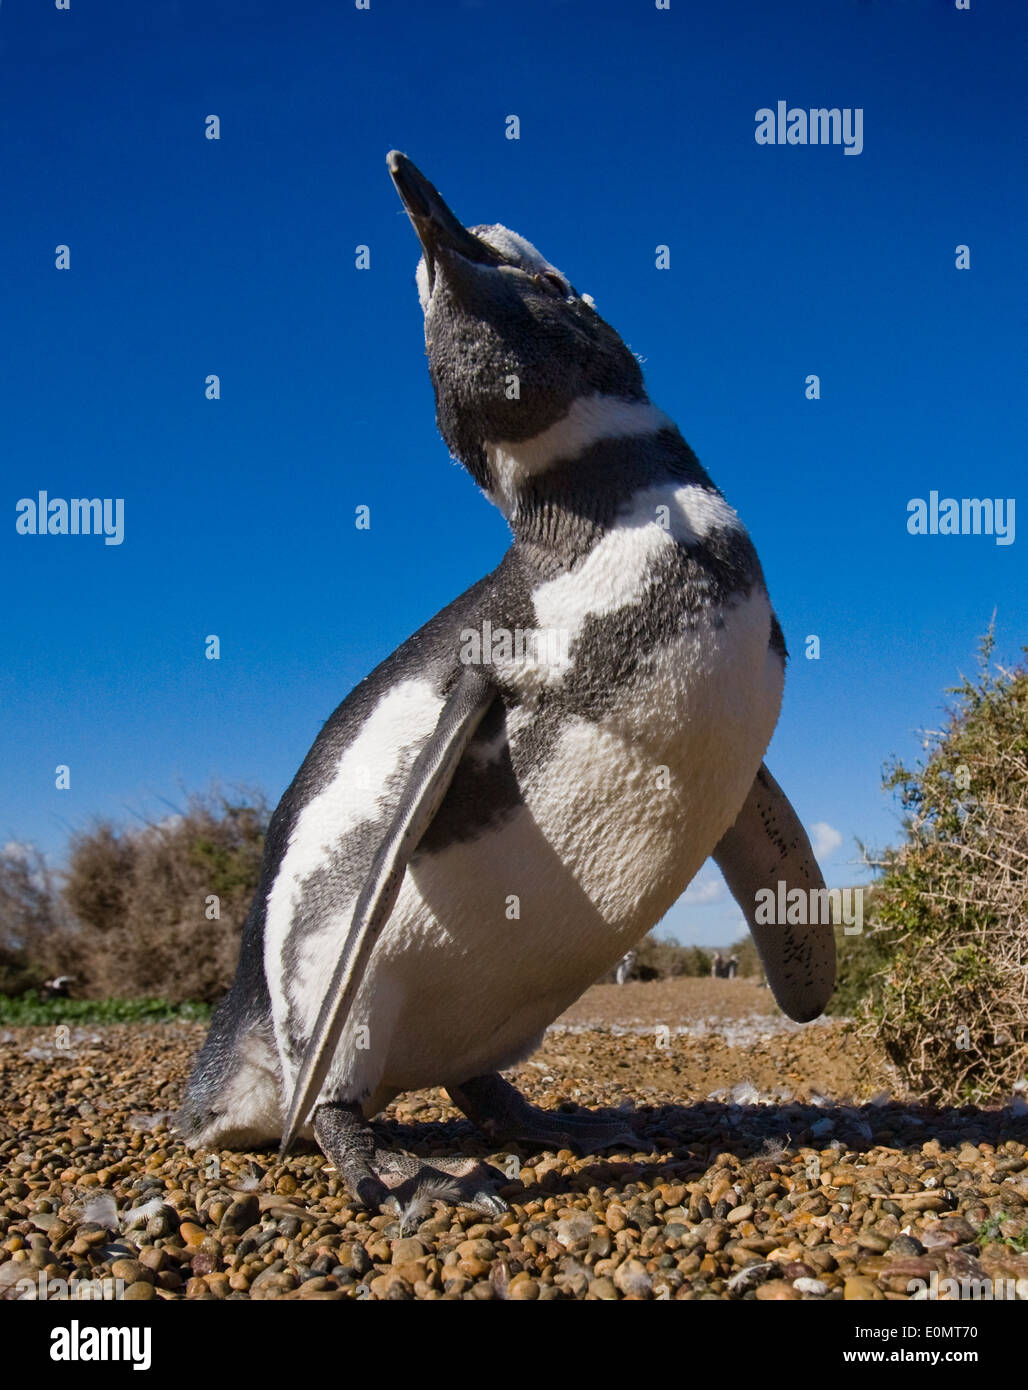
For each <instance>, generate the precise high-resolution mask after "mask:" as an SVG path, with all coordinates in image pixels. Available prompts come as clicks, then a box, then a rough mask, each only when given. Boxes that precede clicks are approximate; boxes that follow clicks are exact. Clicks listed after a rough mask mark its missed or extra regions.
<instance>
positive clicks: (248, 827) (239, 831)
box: [56, 793, 268, 1002]
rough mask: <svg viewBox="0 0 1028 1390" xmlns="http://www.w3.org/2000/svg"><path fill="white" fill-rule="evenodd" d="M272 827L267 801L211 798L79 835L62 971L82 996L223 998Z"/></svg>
mask: <svg viewBox="0 0 1028 1390" xmlns="http://www.w3.org/2000/svg"><path fill="white" fill-rule="evenodd" d="M267 822H268V813H267V806H266V804H265V802H264V800H263V798H262V797H260V796H250V797H248V798H246V799H245V800H242V801H229V800H227V799H226V798H224V797H222V796H220V795H218V794H213V793H211V794H208V795H206V796H193V797H191V798H190V799H189V801H188V804H187V808H186V810H185V812H184V813H183V814H182V815H178V816H172V817H170V818H169V819H168V820H166V821H164V822H162V823H160V824H158V825H150V826H147V827H145V828H144V829H142V830H127V831H126V830H119V829H118V828H116V827H115V826H112V825H111V824H109V823H106V822H105V823H101V824H99V825H97V826H95V827H94V828H93V829H92V830H90V831H88V832H85V833H80V834H78V835H76V836H75V837H74V838H73V840H72V843H71V848H70V853H69V859H68V868H67V872H66V876H65V882H64V889H63V896H64V901H65V903H66V904H67V906H68V908H69V910H70V912H71V913H72V915H73V917H74V918H75V920H76V925H75V926H74V928H72V929H69V930H67V931H65V932H64V933H62V934H61V936H60V939H59V941H58V942H57V943H56V945H57V947H58V949H59V950H60V952H61V955H62V961H61V968H62V969H65V970H68V971H69V972H70V973H72V974H75V975H76V976H77V977H78V978H79V980H80V981H81V982H82V986H81V988H80V991H79V992H80V993H83V994H85V995H87V996H91V997H94V998H108V997H122V998H132V997H138V996H146V997H149V998H162V999H167V1000H169V1001H171V1002H179V1001H181V1000H184V999H201V1000H212V999H216V998H217V997H218V996H219V995H221V994H223V993H224V991H225V990H226V989H227V988H228V986H229V984H230V983H231V980H232V974H233V971H234V968H235V962H236V957H237V955H238V951H239V934H240V932H241V930H242V925H243V922H244V920H245V918H246V914H247V912H248V910H249V907H250V902H251V899H252V897H253V894H254V891H255V888H256V885H257V877H258V873H259V869H260V860H261V852H262V850H263V848H264V834H265V830H266V828H267ZM211 898H217V899H218V902H217V905H216V906H215V905H214V904H212V903H211V902H210V899H211ZM214 911H217V914H218V915H217V916H216V917H214V916H212V915H211V914H212V913H213V912H214Z"/></svg>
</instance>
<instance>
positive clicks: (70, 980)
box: [42, 975, 77, 999]
mask: <svg viewBox="0 0 1028 1390" xmlns="http://www.w3.org/2000/svg"><path fill="white" fill-rule="evenodd" d="M76 983H77V981H76V979H75V976H74V975H55V976H54V977H53V979H52V980H44V981H43V987H42V997H43V998H44V999H68V998H70V996H71V987H72V985H74V984H76Z"/></svg>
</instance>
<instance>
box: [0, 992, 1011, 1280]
mask: <svg viewBox="0 0 1028 1390" xmlns="http://www.w3.org/2000/svg"><path fill="white" fill-rule="evenodd" d="M203 1033H204V1029H203V1027H202V1026H199V1025H187V1024H165V1025H145V1026H128V1025H118V1026H110V1027H103V1028H99V1027H97V1028H88V1027H86V1028H74V1029H72V1030H71V1033H70V1038H67V1039H62V1038H59V1037H58V1036H57V1034H56V1030H55V1029H54V1028H52V1027H50V1028H18V1029H7V1030H0V1298H8V1299H16V1298H27V1297H31V1296H33V1295H34V1293H35V1292H36V1291H37V1290H38V1288H39V1286H40V1276H43V1280H44V1287H45V1288H46V1289H47V1291H48V1296H49V1297H55V1296H57V1297H60V1296H61V1292H62V1286H61V1285H60V1284H59V1283H56V1282H55V1281H59V1280H63V1281H65V1283H67V1284H69V1286H70V1288H71V1290H72V1292H73V1293H74V1292H75V1291H76V1290H77V1289H78V1290H80V1289H81V1287H82V1285H81V1284H78V1283H76V1281H87V1280H88V1281H92V1280H116V1281H121V1283H120V1285H116V1286H115V1285H109V1286H108V1288H113V1287H117V1288H118V1289H119V1291H120V1292H121V1294H122V1296H123V1297H125V1298H129V1299H140V1300H146V1299H165V1300H166V1299H182V1298H186V1299H250V1298H254V1299H265V1298H267V1299H277V1298H285V1299H315V1300H339V1299H364V1298H368V1299H397V1300H409V1299H444V1300H447V1299H449V1300H453V1299H475V1300H477V1299H486V1300H489V1299H497V1298H498V1299H518V1300H535V1299H542V1300H546V1299H589V1300H591V1299H602V1300H617V1299H644V1300H645V1299H705V1298H707V1299H709V1298H717V1299H761V1300H764V1299H774V1300H777V1299H781V1300H823V1299H827V1300H835V1299H871V1300H899V1299H905V1298H910V1297H917V1296H918V1295H919V1294H920V1293H921V1292H922V1286H930V1284H931V1279H932V1274H933V1272H934V1273H935V1275H936V1276H937V1278H938V1279H939V1280H940V1281H941V1280H945V1279H947V1278H952V1279H957V1280H977V1279H982V1278H990V1279H992V1280H998V1279H1004V1280H1008V1281H1010V1283H1009V1284H1007V1285H1003V1286H999V1287H1000V1288H1006V1289H1009V1290H1010V1291H1011V1292H1014V1291H1016V1281H1018V1280H1025V1281H1028V1225H1026V1217H1028V1104H1026V1103H1025V1100H1024V1095H1023V1093H1020V1094H1017V1095H1015V1096H1013V1097H1012V1098H1011V1103H1010V1104H1009V1105H1008V1106H1006V1107H1004V1108H997V1109H990V1110H979V1109H974V1108H970V1107H966V1108H962V1109H948V1110H933V1109H929V1108H926V1107H923V1106H921V1105H919V1104H918V1103H917V1101H916V1099H914V1098H911V1097H904V1096H902V1095H900V1094H897V1093H896V1082H895V1077H894V1076H892V1075H891V1073H890V1069H889V1067H888V1065H887V1063H886V1061H885V1060H884V1058H882V1057H881V1056H879V1055H877V1054H876V1052H875V1050H874V1048H873V1046H871V1045H869V1044H868V1043H867V1042H865V1041H861V1040H860V1039H859V1038H858V1037H857V1036H856V1035H855V1033H854V1031H853V1029H852V1027H851V1026H850V1025H848V1024H847V1023H845V1022H840V1021H834V1022H828V1023H825V1022H819V1023H817V1024H814V1025H810V1026H808V1027H806V1028H798V1027H796V1026H795V1025H791V1024H789V1023H788V1022H787V1021H786V1020H784V1019H782V1017H781V1015H780V1014H778V1013H777V1010H776V1009H775V1006H774V1004H773V1001H771V999H770V997H769V995H768V993H767V991H766V990H761V989H758V988H757V987H756V986H754V985H752V984H750V983H749V982H747V981H741V980H740V981H709V980H675V981H665V982H659V983H655V984H647V985H643V984H632V985H627V986H624V987H622V988H620V989H619V988H618V987H616V986H596V987H595V988H594V989H592V990H590V991H589V992H588V993H587V994H586V995H585V996H584V997H583V999H582V1000H580V1001H579V1003H578V1004H576V1005H575V1007H574V1008H573V1009H572V1010H570V1011H569V1013H568V1014H566V1015H565V1016H564V1017H563V1018H562V1019H561V1020H560V1021H559V1023H558V1025H557V1026H555V1028H554V1029H552V1030H551V1031H550V1032H549V1033H548V1034H547V1037H546V1039H545V1041H544V1043H543V1046H542V1047H541V1048H540V1050H539V1051H538V1052H537V1053H536V1054H535V1055H534V1056H533V1057H532V1058H531V1059H530V1060H529V1061H527V1062H526V1063H524V1064H523V1065H522V1066H520V1067H519V1068H517V1069H516V1071H515V1072H513V1073H511V1076H512V1078H513V1079H514V1080H515V1082H516V1083H517V1084H518V1085H519V1086H520V1087H521V1089H522V1090H523V1091H524V1092H525V1094H526V1095H527V1096H528V1097H529V1099H531V1100H532V1101H533V1102H535V1103H536V1104H539V1105H543V1106H547V1107H551V1108H559V1107H560V1106H561V1105H585V1106H589V1107H602V1108H605V1109H614V1108H617V1107H619V1106H621V1107H625V1108H629V1109H631V1110H632V1124H633V1127H634V1129H635V1131H636V1133H637V1134H638V1135H639V1137H640V1140H641V1143H640V1149H639V1152H635V1153H632V1152H628V1151H627V1150H624V1149H622V1150H612V1151H609V1152H608V1153H606V1154H603V1155H601V1156H595V1155H593V1156H588V1157H584V1158H583V1157H578V1156H576V1155H575V1154H573V1153H572V1152H570V1150H560V1151H559V1152H554V1151H549V1150H544V1151H535V1150H533V1149H532V1148H531V1147H530V1146H524V1145H514V1146H510V1147H508V1148H506V1149H504V1150H503V1151H502V1152H492V1153H490V1152H489V1151H488V1146H487V1145H486V1144H485V1142H484V1141H483V1140H482V1139H481V1137H480V1136H479V1134H478V1132H477V1131H476V1130H475V1129H474V1128H473V1127H472V1126H471V1125H470V1124H469V1123H468V1122H467V1121H465V1120H463V1119H462V1118H460V1116H459V1114H458V1112H457V1111H455V1110H454V1108H453V1107H452V1106H451V1105H450V1104H449V1101H448V1099H447V1097H446V1095H445V1093H444V1092H443V1091H440V1090H429V1091H422V1092H417V1093H411V1094H408V1095H406V1096H403V1097H401V1098H400V1099H399V1100H398V1101H397V1102H396V1103H395V1104H394V1105H393V1106H391V1107H390V1109H389V1111H388V1112H387V1113H386V1115H385V1116H384V1117H383V1133H384V1134H385V1136H386V1137H387V1139H388V1141H389V1142H391V1143H392V1144H393V1145H394V1146H396V1145H398V1146H401V1147H404V1148H408V1149H410V1150H411V1151H412V1152H415V1153H418V1154H419V1155H422V1156H424V1157H427V1158H431V1156H432V1155H442V1154H453V1153H454V1152H466V1153H468V1154H474V1155H477V1156H479V1157H481V1158H483V1159H485V1160H486V1161H488V1162H490V1163H492V1164H493V1165H494V1166H495V1167H497V1168H498V1169H499V1170H500V1171H501V1173H502V1181H501V1185H500V1189H499V1190H500V1191H501V1193H502V1195H503V1196H504V1197H505V1199H506V1201H507V1202H508V1204H509V1208H510V1209H509V1211H508V1213H507V1214H506V1215H505V1216H503V1217H502V1218H500V1219H492V1220H484V1219H483V1218H482V1217H481V1216H479V1215H477V1214H476V1213H474V1212H471V1211H467V1210H465V1209H463V1208H452V1207H441V1206H440V1207H435V1208H432V1209H429V1210H428V1211H427V1212H425V1213H422V1214H420V1216H414V1217H411V1218H408V1221H407V1223H406V1224H405V1226H404V1228H402V1229H401V1225H400V1223H399V1221H398V1220H397V1218H396V1217H395V1216H394V1215H387V1214H381V1215H380V1214H377V1213H371V1212H368V1211H365V1210H362V1209H361V1208H359V1207H358V1206H357V1205H356V1204H355V1203H354V1202H353V1201H352V1200H351V1199H350V1196H349V1194H348V1192H347V1190H346V1188H345V1186H344V1185H343V1184H342V1183H341V1182H340V1180H339V1179H338V1178H337V1177H336V1175H335V1174H334V1173H333V1172H331V1171H327V1170H326V1165H325V1161H324V1160H323V1159H322V1157H321V1156H320V1155H319V1154H317V1153H315V1152H313V1151H305V1152H296V1153H294V1154H293V1155H291V1156H290V1157H289V1158H288V1159H287V1160H286V1161H284V1162H281V1161H279V1159H278V1157H277V1154H275V1153H273V1152H270V1151H264V1152H255V1153H236V1152H228V1151H225V1152H221V1153H219V1154H217V1155H210V1154H203V1153H199V1154H193V1153H190V1152H188V1151H187V1150H186V1149H185V1148H184V1147H183V1146H182V1144H181V1143H180V1142H179V1141H178V1139H177V1138H176V1136H175V1135H174V1133H173V1132H172V1131H171V1129H170V1128H169V1123H168V1121H169V1118H170V1114H171V1112H172V1111H173V1110H174V1108H175V1106H176V1105H177V1103H178V1101H179V1097H180V1095H181V1090H182V1086H183V1083H184V1081H185V1078H186V1075H187V1073H188V1069H189V1064H190V1060H191V1057H192V1055H193V1054H194V1052H195V1050H196V1049H197V1047H198V1046H199V1044H200V1042H201V1040H202V1038H203ZM62 1041H66V1042H68V1043H69V1044H70V1045H68V1046H61V1045H59V1044H60V1043H61V1042H62ZM943 1288H944V1290H945V1286H943ZM1022 1292H1025V1293H1028V1283H1026V1284H1024V1285H1022Z"/></svg>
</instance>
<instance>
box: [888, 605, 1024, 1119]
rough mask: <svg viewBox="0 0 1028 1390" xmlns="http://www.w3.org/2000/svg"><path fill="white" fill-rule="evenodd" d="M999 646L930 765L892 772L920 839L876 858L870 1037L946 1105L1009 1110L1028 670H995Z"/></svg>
mask: <svg viewBox="0 0 1028 1390" xmlns="http://www.w3.org/2000/svg"><path fill="white" fill-rule="evenodd" d="M992 642H993V639H992V633H991V630H990V632H989V634H988V635H987V637H986V638H985V639H984V640H983V642H982V656H981V661H980V665H979V671H978V675H977V678H976V679H975V680H973V681H971V680H963V681H962V682H961V684H960V685H959V686H958V687H956V688H955V690H953V691H951V692H950V693H951V694H955V695H957V697H958V699H957V701H956V704H955V706H954V707H953V708H952V709H951V710H950V711H949V712H948V715H947V718H946V722H945V727H944V728H943V729H942V730H941V731H936V732H932V733H929V734H927V735H926V737H925V747H926V749H927V750H928V757H927V760H926V761H925V762H924V763H923V764H922V765H921V766H920V767H919V768H918V769H917V770H916V771H911V770H910V769H908V768H906V767H904V766H902V765H899V764H896V765H893V766H892V767H891V768H890V769H889V770H888V773H887V777H886V786H887V787H889V788H892V789H895V790H897V791H898V792H899V795H900V800H901V803H902V805H903V807H904V808H905V811H906V813H907V814H906V818H905V821H904V828H905V830H906V836H907V838H906V842H905V843H904V844H903V845H902V846H901V847H900V848H899V849H896V850H892V851H889V852H887V853H886V854H885V855H883V856H881V857H880V858H879V859H877V860H874V859H869V862H871V863H874V864H875V867H877V868H878V869H880V870H881V871H882V877H881V879H880V880H879V881H878V883H877V884H876V885H875V892H874V896H873V908H874V910H873V913H872V919H871V923H870V925H871V927H872V929H873V931H874V932H875V942H876V950H880V951H881V952H882V954H883V955H885V956H886V957H887V963H886V965H885V968H884V969H883V970H882V971H881V972H880V974H879V975H878V977H877V979H876V980H875V981H874V982H873V984H874V987H873V989H872V990H871V992H870V994H869V995H868V997H867V998H866V999H865V1003H864V1006H863V1015H864V1024H865V1028H866V1029H867V1031H869V1032H873V1033H874V1034H875V1035H876V1036H877V1037H878V1038H879V1039H880V1040H881V1041H882V1042H883V1043H884V1044H885V1047H886V1049H887V1051H888V1053H889V1055H890V1057H891V1058H892V1060H893V1061H894V1062H895V1064H896V1066H897V1067H898V1068H899V1070H900V1072H901V1073H902V1075H903V1077H904V1079H905V1080H906V1082H907V1084H908V1085H909V1086H910V1088H911V1090H912V1091H914V1092H915V1093H916V1094H918V1095H919V1096H921V1097H923V1098H924V1099H926V1100H928V1101H932V1102H935V1103H940V1102H941V1103H954V1102H956V1103H960V1102H968V1101H975V1102H977V1103H982V1102H985V1101H997V1100H1002V1099H1003V1098H1005V1097H1007V1096H1009V1094H1010V1092H1011V1088H1012V1087H1013V1085H1014V1083H1015V1082H1017V1081H1018V1080H1020V1079H1021V1078H1022V1077H1024V1076H1025V1074H1026V1073H1028V669H1026V668H1025V667H1024V666H1020V667H1018V668H1016V669H1015V670H1013V671H1005V670H1003V669H1001V668H995V669H994V668H993V667H992V666H991V655H992Z"/></svg>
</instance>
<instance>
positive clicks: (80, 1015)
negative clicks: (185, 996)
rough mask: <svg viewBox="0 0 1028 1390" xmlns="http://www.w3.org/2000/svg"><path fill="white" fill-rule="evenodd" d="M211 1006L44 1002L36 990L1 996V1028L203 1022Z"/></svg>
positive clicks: (123, 1001) (160, 1002)
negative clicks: (21, 1025)
mask: <svg viewBox="0 0 1028 1390" xmlns="http://www.w3.org/2000/svg"><path fill="white" fill-rule="evenodd" d="M210 1016H211V1005H210V1004H204V1003H201V1002H200V1001H199V1000H196V999H191V1000H186V1001H185V1002H183V1003H181V1004H169V1003H168V1001H167V1000H166V999H43V998H41V997H40V995H39V994H37V993H36V991H35V990H27V991H26V992H25V993H23V994H19V995H16V996H13V997H12V996H8V995H2V994H0V1024H6V1025H12V1024H51V1023H79V1024H84V1023H171V1022H174V1021H175V1020H180V1021H183V1022H193V1021H196V1020H198V1021H200V1022H205V1021H206V1020H207V1019H209V1018H210Z"/></svg>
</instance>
